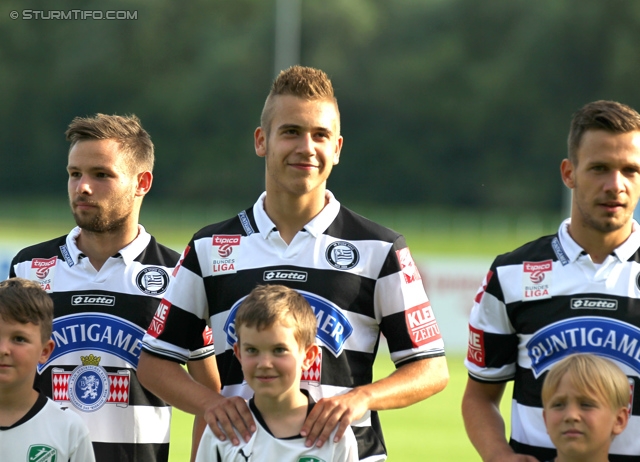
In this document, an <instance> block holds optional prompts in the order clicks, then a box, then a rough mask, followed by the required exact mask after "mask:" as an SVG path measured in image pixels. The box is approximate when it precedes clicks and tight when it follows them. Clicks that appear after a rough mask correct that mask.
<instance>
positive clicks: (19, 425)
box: [0, 394, 95, 462]
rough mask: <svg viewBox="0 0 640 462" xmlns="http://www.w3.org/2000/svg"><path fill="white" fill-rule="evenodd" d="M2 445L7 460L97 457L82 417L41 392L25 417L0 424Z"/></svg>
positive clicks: (81, 461) (87, 460) (73, 461)
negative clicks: (12, 423)
mask: <svg viewBox="0 0 640 462" xmlns="http://www.w3.org/2000/svg"><path fill="white" fill-rule="evenodd" d="M0 448H2V449H1V450H0V451H1V453H2V460H6V461H16V462H22V461H65V462H93V461H95V458H94V455H93V448H92V447H91V439H90V438H89V429H88V428H87V426H86V425H85V423H84V422H83V421H82V419H81V418H80V417H78V416H77V415H76V414H75V413H73V412H72V411H70V410H68V409H66V410H65V409H63V408H62V407H61V406H60V405H59V404H57V403H54V402H53V401H51V400H50V399H47V397H46V396H44V395H42V394H41V395H40V396H39V397H38V400H37V401H36V402H35V404H34V405H33V407H32V408H31V410H30V411H29V412H28V413H27V414H26V415H25V416H24V417H23V418H22V419H20V420H19V421H18V422H16V423H15V424H14V425H12V426H11V427H0Z"/></svg>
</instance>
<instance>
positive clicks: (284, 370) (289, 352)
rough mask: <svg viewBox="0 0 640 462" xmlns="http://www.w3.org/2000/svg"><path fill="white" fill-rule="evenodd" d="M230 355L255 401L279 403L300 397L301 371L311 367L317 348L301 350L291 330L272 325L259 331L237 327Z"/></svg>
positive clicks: (313, 346)
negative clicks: (235, 360) (242, 374)
mask: <svg viewBox="0 0 640 462" xmlns="http://www.w3.org/2000/svg"><path fill="white" fill-rule="evenodd" d="M233 351H234V353H235V354H236V357H237V358H238V360H239V361H240V364H241V365H242V372H243V373H244V378H245V380H246V381H247V384H248V385H249V386H250V387H251V389H252V390H253V391H254V392H255V397H256V400H265V399H268V400H272V401H276V402H283V401H293V400H294V399H296V398H297V396H298V395H299V394H300V378H301V376H302V371H303V370H307V369H309V367H311V365H312V364H313V361H314V360H315V358H316V356H317V354H318V347H317V345H311V346H309V347H307V348H304V347H301V346H300V345H298V342H297V340H296V338H295V335H294V328H293V327H289V326H287V325H285V324H283V323H282V322H280V321H276V322H275V323H274V324H273V325H272V326H270V327H267V328H265V329H262V330H258V329H256V328H255V327H247V326H244V325H242V326H239V327H238V342H237V343H236V344H235V345H234V346H233Z"/></svg>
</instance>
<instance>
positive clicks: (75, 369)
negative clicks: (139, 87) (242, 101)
mask: <svg viewBox="0 0 640 462" xmlns="http://www.w3.org/2000/svg"><path fill="white" fill-rule="evenodd" d="M66 137H67V140H68V141H69V142H70V143H71V146H70V148H69V155H68V165H67V172H68V174H69V180H68V193H69V202H70V205H71V211H72V212H73V217H74V219H75V221H76V224H77V225H78V226H77V227H76V228H74V229H73V230H72V231H71V232H70V233H69V235H67V236H61V237H59V238H56V239H53V240H51V241H48V242H43V243H40V244H36V245H34V246H31V247H28V248H26V249H23V250H22V251H20V252H19V253H18V255H17V256H16V257H15V258H14V259H13V261H12V263H11V268H10V276H11V277H15V276H19V277H22V278H25V279H30V280H33V281H36V282H38V283H39V284H40V286H41V287H42V288H43V289H45V290H46V291H47V292H48V293H49V294H50V296H51V298H52V299H53V302H54V317H55V319H54V322H53V337H52V338H53V340H54V341H55V343H56V346H55V350H54V352H53V354H52V355H51V357H50V358H49V359H48V361H47V362H46V363H45V364H44V365H41V366H39V368H38V374H37V376H36V386H37V387H38V388H39V389H40V390H41V391H42V392H43V393H45V394H46V395H47V396H49V397H51V398H52V399H53V400H55V401H58V402H61V403H64V404H66V405H68V407H69V408H71V409H73V410H74V411H76V412H77V413H78V414H80V416H81V417H82V418H83V419H84V421H85V422H86V423H87V425H88V427H89V430H90V436H91V440H92V442H93V446H94V451H95V454H96V460H97V461H98V462H113V461H116V460H117V461H119V462H124V461H144V462H166V461H167V460H168V458H169V429H170V418H171V409H170V407H169V405H168V404H167V403H166V402H164V401H163V400H161V399H160V398H158V397H157V396H154V395H153V394H151V393H150V392H149V391H148V390H146V389H144V388H143V387H142V386H141V385H140V383H139V382H138V378H137V373H136V369H137V365H138V358H139V356H140V342H141V340H142V337H143V335H144V333H145V331H146V329H147V327H148V326H149V323H150V322H151V321H152V319H153V316H154V314H155V312H156V309H157V307H158V303H159V301H160V299H161V297H162V294H164V292H165V291H166V290H167V288H168V287H169V283H170V277H171V276H170V275H171V271H172V269H173V267H174V266H175V265H176V263H177V262H178V257H179V254H178V253H177V252H174V251H173V250H170V249H168V248H167V247H165V246H163V245H161V244H158V242H156V240H155V238H153V237H152V236H151V235H150V234H149V233H147V231H146V230H145V229H144V227H143V226H142V225H140V224H138V218H139V215H140V207H141V206H142V200H143V198H144V197H145V195H146V194H147V193H148V192H149V189H150V188H151V183H152V181H153V175H152V173H151V171H152V169H153V163H154V147H153V143H152V142H151V138H150V137H149V134H148V133H147V132H146V131H145V130H144V129H143V128H142V126H141V124H140V120H139V119H138V118H137V117H136V116H124V117H123V116H116V115H104V114H97V115H96V116H94V117H77V118H75V119H74V120H73V121H72V122H71V124H70V125H69V128H68V130H67V132H66ZM211 354H212V352H211V351H210V350H207V349H206V348H205V349H203V350H199V351H194V352H193V355H192V357H191V358H190V359H191V360H192V361H190V362H189V370H190V372H192V374H194V376H195V377H199V378H200V380H203V381H205V383H207V385H209V386H211V387H214V388H215V387H216V385H217V384H216V383H215V382H206V381H207V380H208V379H209V377H213V376H214V375H212V374H210V373H208V372H207V371H206V368H207V367H208V365H209V364H210V363H212V364H215V362H214V359H213V357H212V356H211V358H210V360H208V359H207V358H208V356H210V355H211ZM198 360H199V361H198ZM199 428H200V430H199V431H197V432H195V433H196V434H198V435H199V434H200V433H201V430H202V429H204V428H205V424H204V420H202V421H201V423H200V426H199ZM198 441H199V438H198ZM196 443H197V441H196ZM196 449H197V444H196V445H195V448H194V454H193V455H194V457H195V450H196Z"/></svg>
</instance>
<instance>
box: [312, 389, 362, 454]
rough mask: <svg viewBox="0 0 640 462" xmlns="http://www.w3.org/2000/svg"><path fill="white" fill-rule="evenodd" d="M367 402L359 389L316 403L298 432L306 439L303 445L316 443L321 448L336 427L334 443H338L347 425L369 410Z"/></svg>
mask: <svg viewBox="0 0 640 462" xmlns="http://www.w3.org/2000/svg"><path fill="white" fill-rule="evenodd" d="M368 402H369V400H368V396H367V393H365V392H363V391H362V390H361V389H359V388H355V389H353V390H351V391H350V392H348V393H345V394H344V395H338V396H334V397H332V398H323V399H321V400H320V401H318V402H317V403H316V405H315V406H314V407H313V409H312V410H311V412H310V413H309V415H308V416H307V419H306V420H305V421H304V424H303V425H302V430H300V434H301V435H302V436H306V437H307V440H306V441H305V445H306V446H307V447H311V446H313V444H314V443H316V446H317V447H319V448H320V447H322V445H323V444H324V443H325V442H326V441H327V440H328V439H329V437H330V436H331V432H332V431H333V430H334V429H335V428H336V426H337V427H338V431H337V432H336V435H335V437H334V441H339V440H340V438H342V435H344V432H345V431H346V430H347V428H348V427H349V425H351V423H352V422H353V421H355V420H358V419H360V418H361V417H362V416H364V415H365V413H366V412H367V411H368V410H369V404H368Z"/></svg>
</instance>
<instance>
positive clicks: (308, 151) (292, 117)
mask: <svg viewBox="0 0 640 462" xmlns="http://www.w3.org/2000/svg"><path fill="white" fill-rule="evenodd" d="M338 117H339V116H338V112H337V110H336V106H335V102H334V101H328V100H305V99H302V98H298V97H296V96H291V95H281V96H276V97H275V101H274V103H273V117H272V118H271V126H270V127H269V130H266V129H265V128H262V127H259V128H258V129H256V132H255V148H256V154H257V155H258V156H260V157H265V158H266V187H267V192H268V193H278V194H279V193H284V194H288V195H291V196H294V197H301V196H306V195H310V194H317V195H319V196H320V197H322V198H324V190H325V187H326V182H327V179H328V178H329V175H330V173H331V170H332V169H333V166H334V165H335V164H337V163H338V161H339V160H340V150H341V149H342V137H341V136H339V134H338V133H337V131H338Z"/></svg>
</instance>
